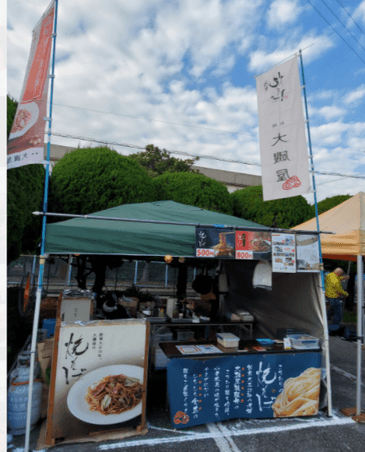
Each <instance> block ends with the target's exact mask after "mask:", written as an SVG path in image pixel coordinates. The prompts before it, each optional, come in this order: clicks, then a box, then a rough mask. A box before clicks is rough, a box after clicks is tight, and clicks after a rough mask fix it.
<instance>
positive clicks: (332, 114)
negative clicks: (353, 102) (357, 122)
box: [311, 105, 346, 121]
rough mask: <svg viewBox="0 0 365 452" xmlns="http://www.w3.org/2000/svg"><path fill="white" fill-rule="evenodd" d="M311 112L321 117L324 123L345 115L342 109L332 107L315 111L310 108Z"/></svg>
mask: <svg viewBox="0 0 365 452" xmlns="http://www.w3.org/2000/svg"><path fill="white" fill-rule="evenodd" d="M311 112H312V113H314V114H317V115H320V116H322V117H323V118H324V119H325V120H326V121H330V120H332V119H335V118H338V117H339V116H343V115H344V114H345V113H346V111H345V110H343V109H342V108H338V107H336V106H334V105H331V106H325V107H322V108H319V109H317V110H316V109H313V108H312V109H311Z"/></svg>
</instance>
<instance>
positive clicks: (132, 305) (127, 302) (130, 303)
mask: <svg viewBox="0 0 365 452" xmlns="http://www.w3.org/2000/svg"><path fill="white" fill-rule="evenodd" d="M118 303H119V304H120V305H121V306H123V307H124V308H126V309H128V311H129V313H130V314H131V315H132V316H134V317H135V316H136V314H137V309H138V303H139V299H138V298H136V297H128V298H118Z"/></svg>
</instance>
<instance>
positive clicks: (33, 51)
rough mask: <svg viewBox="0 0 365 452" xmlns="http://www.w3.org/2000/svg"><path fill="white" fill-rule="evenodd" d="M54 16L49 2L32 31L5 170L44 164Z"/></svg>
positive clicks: (53, 4) (53, 8)
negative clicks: (6, 168)
mask: <svg viewBox="0 0 365 452" xmlns="http://www.w3.org/2000/svg"><path fill="white" fill-rule="evenodd" d="M54 14H55V2H54V1H52V2H51V3H50V5H49V6H48V8H47V9H46V11H45V12H44V14H43V15H42V17H41V19H40V20H39V22H38V24H37V25H36V26H35V28H34V30H33V38H32V44H31V48H30V55H29V59H28V65H27V68H26V72H25V77H24V84H23V89H22V93H21V96H20V100H19V104H18V108H17V110H16V113H15V118H14V122H13V126H12V129H11V131H10V135H9V140H8V155H7V163H8V169H10V168H17V167H19V166H24V165H29V164H35V163H43V161H44V129H45V120H44V118H45V117H46V116H47V95H48V73H49V64H50V56H51V49H52V33H53V22H54Z"/></svg>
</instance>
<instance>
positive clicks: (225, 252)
mask: <svg viewBox="0 0 365 452" xmlns="http://www.w3.org/2000/svg"><path fill="white" fill-rule="evenodd" d="M195 256H196V257H213V258H214V257H218V258H219V259H234V257H235V230H234V229H231V228H213V227H212V228H196V229H195Z"/></svg>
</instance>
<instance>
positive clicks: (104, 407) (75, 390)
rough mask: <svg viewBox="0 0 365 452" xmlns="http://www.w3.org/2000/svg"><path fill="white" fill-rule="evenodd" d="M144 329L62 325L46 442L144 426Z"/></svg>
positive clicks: (139, 325)
mask: <svg viewBox="0 0 365 452" xmlns="http://www.w3.org/2000/svg"><path fill="white" fill-rule="evenodd" d="M147 329H148V326H147V323H146V322H145V320H141V319H128V320H114V321H109V320H103V321H92V322H85V323H82V322H72V323H71V322H69V323H61V327H60V328H59V337H58V347H57V350H56V351H55V354H54V358H53V364H52V376H51V392H50V399H51V400H50V405H49V411H48V419H47V440H54V439H57V438H72V437H83V436H90V435H91V436H94V437H96V436H97V434H98V433H101V432H103V433H104V432H108V431H115V430H117V429H121V428H123V429H124V428H125V427H131V428H134V427H138V426H142V427H143V424H144V421H145V409H146V376H147V359H148V355H147V353H146V350H148V332H147ZM55 361H56V362H55ZM54 366H55V367H54ZM52 390H53V391H52ZM52 394H53V397H52ZM50 407H51V409H52V412H51V413H50ZM47 442H48V441H47Z"/></svg>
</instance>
